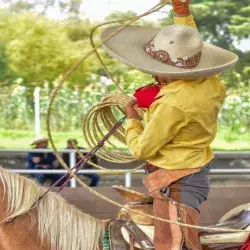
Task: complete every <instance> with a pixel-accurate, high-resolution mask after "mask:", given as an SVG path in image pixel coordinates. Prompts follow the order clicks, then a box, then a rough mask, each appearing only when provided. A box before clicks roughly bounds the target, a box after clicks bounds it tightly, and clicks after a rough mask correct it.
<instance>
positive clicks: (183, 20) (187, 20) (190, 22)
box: [174, 15, 197, 29]
mask: <svg viewBox="0 0 250 250" xmlns="http://www.w3.org/2000/svg"><path fill="white" fill-rule="evenodd" d="M174 23H175V24H184V25H187V26H191V27H193V28H196V29H197V26H196V23H195V21H194V17H193V15H189V16H186V17H174Z"/></svg>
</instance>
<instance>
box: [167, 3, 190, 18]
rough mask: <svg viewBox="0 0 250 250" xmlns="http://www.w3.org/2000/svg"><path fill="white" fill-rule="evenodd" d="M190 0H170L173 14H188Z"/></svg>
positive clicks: (179, 15) (181, 15) (182, 15)
mask: <svg viewBox="0 0 250 250" xmlns="http://www.w3.org/2000/svg"><path fill="white" fill-rule="evenodd" d="M190 3H191V0H172V4H173V9H174V14H175V16H177V17H185V16H189V15H190V11H189V5H190Z"/></svg>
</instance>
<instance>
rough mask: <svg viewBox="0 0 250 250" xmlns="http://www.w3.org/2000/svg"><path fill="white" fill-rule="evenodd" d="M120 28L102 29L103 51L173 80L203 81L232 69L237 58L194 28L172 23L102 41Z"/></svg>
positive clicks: (127, 31)
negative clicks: (202, 36) (205, 78)
mask: <svg viewBox="0 0 250 250" xmlns="http://www.w3.org/2000/svg"><path fill="white" fill-rule="evenodd" d="M121 27H122V26H113V27H110V28H107V29H105V30H104V31H103V32H102V34H101V40H102V42H104V44H103V48H104V49H105V50H106V51H107V52H108V53H109V54H110V55H111V56H112V57H114V58H116V59H118V60H120V61H122V62H123V63H125V64H127V65H128V66H130V67H132V68H136V69H138V70H140V71H143V72H146V73H150V74H152V75H156V76H162V77H169V78H173V79H184V78H189V79H190V78H191V79H192V78H204V77H208V76H211V75H216V74H218V73H220V72H222V71H224V70H226V69H229V68H231V67H233V66H234V64H235V63H236V62H237V60H238V56H237V55H236V54H234V53H232V52H230V51H228V50H225V49H222V48H219V47H217V46H214V45H211V44H208V43H206V42H203V41H202V38H201V36H200V34H199V32H198V30H197V29H195V28H193V27H190V26H186V25H182V24H174V25H169V26H167V27H165V28H164V29H162V30H160V29H157V28H152V27H143V26H128V27H127V28H125V29H124V30H122V31H121V32H119V33H117V34H115V36H113V37H112V38H110V39H109V40H108V41H105V40H106V39H107V38H108V37H109V36H110V35H111V34H112V33H113V32H115V31H116V30H117V29H119V28H121Z"/></svg>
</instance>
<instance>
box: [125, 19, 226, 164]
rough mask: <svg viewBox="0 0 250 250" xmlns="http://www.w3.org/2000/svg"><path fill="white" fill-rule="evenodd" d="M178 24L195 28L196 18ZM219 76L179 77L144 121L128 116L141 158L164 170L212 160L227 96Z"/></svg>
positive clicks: (130, 140)
mask: <svg viewBox="0 0 250 250" xmlns="http://www.w3.org/2000/svg"><path fill="white" fill-rule="evenodd" d="M175 23H179V24H186V25H190V26H193V27H195V23H194V20H193V17H192V16H191V15H190V16H188V17H184V18H175ZM225 94H226V91H225V87H224V86H223V85H222V83H221V81H220V79H219V78H218V77H217V76H211V77H208V78H205V79H192V80H190V79H189V80H179V81H175V82H173V83H171V84H169V85H166V86H164V87H163V88H162V89H161V90H160V92H159V94H158V95H157V97H160V96H161V98H159V99H158V100H156V101H155V102H154V103H153V104H152V105H151V106H150V108H149V109H147V110H146V111H145V115H144V117H143V123H142V122H141V121H139V120H136V119H128V120H127V122H126V125H125V136H126V141H127V145H128V147H129V149H130V151H131V153H132V155H133V156H134V157H135V158H137V159H138V160H146V161H148V162H149V163H151V164H153V165H155V166H157V167H160V168H165V169H188V168H199V167H201V166H204V165H205V164H206V163H208V162H209V161H211V159H212V158H213V153H212V150H211V148H210V146H209V145H210V144H211V142H212V141H213V140H214V138H215V135H216V132H217V116H218V113H219V110H220V108H221V106H222V104H223V101H224V99H225Z"/></svg>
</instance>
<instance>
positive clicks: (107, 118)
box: [46, 1, 250, 232]
mask: <svg viewBox="0 0 250 250" xmlns="http://www.w3.org/2000/svg"><path fill="white" fill-rule="evenodd" d="M167 2H168V1H165V2H161V3H160V4H157V5H156V6H154V7H153V8H151V9H150V10H149V11H147V12H145V13H144V14H142V15H139V16H136V17H135V18H133V19H132V20H131V21H130V22H129V23H128V24H126V25H125V26H123V27H121V28H119V29H117V30H116V31H115V32H114V33H113V34H111V35H110V36H109V37H107V39H106V40H105V41H103V43H104V42H106V41H108V40H109V39H110V38H112V37H113V36H114V35H115V34H117V33H118V32H120V31H122V30H123V29H125V28H126V27H128V26H129V25H130V24H132V23H133V22H135V21H136V20H138V19H139V18H141V17H142V16H146V15H148V14H150V13H153V12H155V11H157V10H159V9H161V8H162V7H163V6H164V5H166V4H167ZM116 22H117V21H116ZM110 23H113V22H110ZM106 24H108V23H106ZM103 43H101V44H100V45H98V46H96V47H95V48H93V49H92V50H90V51H89V52H88V53H87V54H86V55H85V56H84V57H83V58H82V59H81V60H79V61H78V62H77V63H76V64H75V65H74V66H73V67H72V68H71V69H70V70H69V71H68V72H67V73H66V74H65V75H64V76H63V77H62V78H60V79H59V82H58V86H57V87H56V88H55V89H54V91H53V92H52V94H51V97H50V101H49V105H48V109H47V117H46V118H47V119H46V121H47V132H48V137H49V139H50V142H51V145H52V148H53V149H54V151H55V156H56V157H57V159H58V160H59V162H60V163H61V165H62V166H63V167H64V168H65V169H66V170H67V171H68V172H69V174H70V175H71V176H72V177H74V178H75V179H76V180H77V182H78V183H79V185H80V186H82V187H83V188H85V189H87V190H88V191H89V192H90V193H92V194H94V195H96V196H97V197H99V198H101V199H103V200H105V201H106V202H109V203H111V204H113V205H115V206H117V207H119V208H123V209H126V210H128V211H130V212H133V213H137V214H140V215H143V216H146V217H149V218H151V219H155V220H159V221H163V222H167V223H171V224H176V225H179V226H183V227H189V228H196V229H203V230H208V231H217V232H219V231H220V232H250V230H236V229H230V228H227V229H218V228H216V227H201V226H194V225H189V224H185V223H181V222H178V221H171V220H166V219H162V218H160V217H155V216H152V215H148V214H145V213H143V212H139V211H136V210H134V209H131V208H128V207H125V206H123V205H121V204H120V203H117V202H115V201H113V200H111V199H109V198H107V197H105V196H103V195H101V194H100V193H98V192H96V191H95V190H93V189H92V188H90V187H89V186H88V185H87V184H85V183H84V182H83V181H82V180H81V179H80V178H79V177H78V176H77V175H76V174H75V173H74V172H72V171H71V170H70V168H69V167H68V166H67V164H66V163H65V162H64V161H63V159H62V157H61V155H60V154H59V152H58V150H57V148H56V146H55V143H54V140H53V138H52V134H51V127H50V119H51V108H52V105H53V102H54V99H55V97H56V95H57V93H58V91H59V89H60V88H61V87H62V85H63V83H64V82H65V81H66V80H67V79H68V77H69V76H70V75H71V74H72V73H73V72H74V71H75V70H76V69H77V68H78V67H79V65H80V64H81V63H82V62H83V61H84V60H86V59H87V58H88V57H89V56H90V55H91V54H92V53H94V52H96V50H97V49H98V48H100V47H101V46H102V44H103ZM117 86H118V84H117ZM118 88H120V87H118ZM106 105H107V106H105V105H104V106H105V107H102V108H103V109H104V110H105V108H106V113H105V112H102V113H100V116H101V117H102V119H104V120H103V123H104V124H105V126H106V128H107V127H108V126H109V124H110V122H112V121H114V116H113V114H111V113H112V112H111V110H110V107H111V106H112V105H114V102H112V101H111V102H110V103H109V105H108V103H106ZM115 106H117V103H116V104H115ZM118 106H119V105H118ZM95 108H96V109H97V110H98V109H101V106H98V105H97V106H95ZM93 110H94V108H93V109H92V111H91V112H93ZM107 114H109V115H107ZM93 119H94V121H97V117H96V115H93ZM88 130H89V129H88ZM97 131H98V132H99V133H100V134H103V133H102V130H101V127H100V125H96V126H95V129H94V136H96V134H97ZM84 133H90V131H88V132H84ZM121 135H122V134H121ZM121 135H120V134H119V132H117V138H119V139H121V140H122V139H123V137H122V136H121ZM90 138H92V137H91V136H90ZM91 140H92V139H91ZM111 145H112V143H111ZM105 152H106V151H104V152H103V153H102V154H104V153H105ZM112 156H113V155H112ZM124 157H126V155H124ZM109 158H110V156H109ZM104 221H105V220H104Z"/></svg>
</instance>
